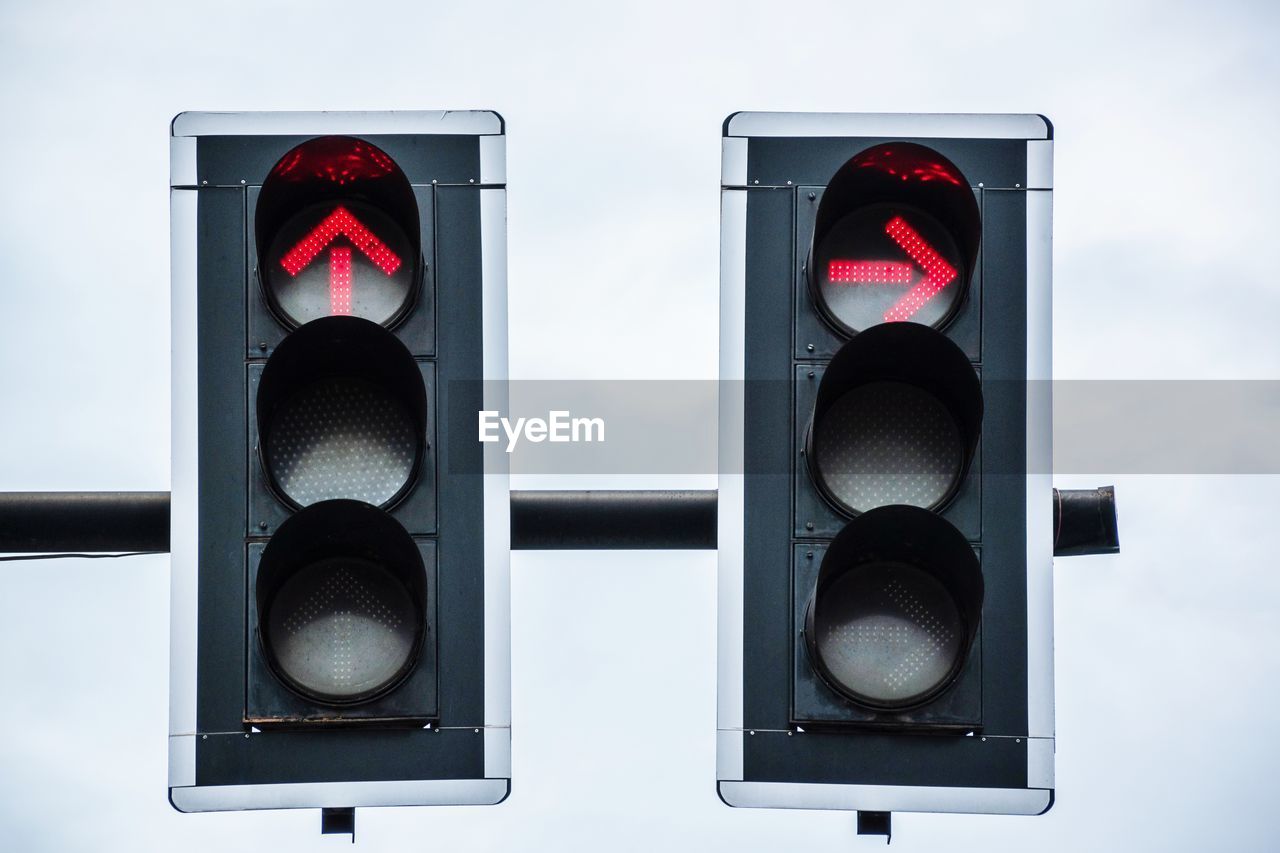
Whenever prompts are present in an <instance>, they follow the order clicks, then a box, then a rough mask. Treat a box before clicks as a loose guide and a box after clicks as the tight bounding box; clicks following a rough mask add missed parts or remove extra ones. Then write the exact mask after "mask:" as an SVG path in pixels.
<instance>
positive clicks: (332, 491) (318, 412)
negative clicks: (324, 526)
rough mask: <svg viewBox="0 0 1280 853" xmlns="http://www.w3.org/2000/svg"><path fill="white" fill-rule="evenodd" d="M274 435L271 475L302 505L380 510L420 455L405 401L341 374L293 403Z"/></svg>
mask: <svg viewBox="0 0 1280 853" xmlns="http://www.w3.org/2000/svg"><path fill="white" fill-rule="evenodd" d="M267 436H268V437H269V441H268V442H267V445H266V448H265V450H266V452H265V454H264V459H265V460H266V463H267V467H268V469H269V474H270V476H271V478H272V480H273V482H275V484H276V486H277V487H278V488H279V489H280V491H282V492H283V493H284V494H285V496H286V497H288V498H289V499H290V500H292V501H294V502H295V503H296V504H298V505H299V506H310V505H311V504H313V503H318V502H320V501H324V500H330V499H334V498H352V499H355V500H360V501H364V502H365V503H368V504H373V505H374V506H381V505H383V504H385V503H387V502H388V501H390V500H391V499H392V498H394V497H395V496H396V495H397V494H398V493H399V492H400V491H401V490H402V489H403V488H404V487H405V486H406V485H407V484H408V483H409V481H410V479H411V478H412V476H413V471H414V465H415V461H416V458H417V452H418V435H417V431H416V429H415V427H414V420H413V417H412V415H411V414H410V412H409V410H408V409H407V408H406V406H405V405H404V402H403V401H402V400H400V399H398V398H396V397H394V396H392V395H391V394H390V393H388V391H387V389H386V388H384V387H382V386H379V385H375V384H373V383H370V382H365V381H362V380H360V379H358V378H353V377H348V376H341V375H338V376H327V377H324V378H322V379H319V380H317V381H315V382H312V383H310V384H308V385H306V386H304V387H303V388H301V389H299V390H298V392H297V393H296V394H294V395H293V396H291V397H288V398H286V399H285V400H284V401H283V402H282V403H281V404H280V405H279V406H278V407H277V408H276V409H275V411H274V413H273V415H272V422H271V423H270V425H269V429H268V431H267Z"/></svg>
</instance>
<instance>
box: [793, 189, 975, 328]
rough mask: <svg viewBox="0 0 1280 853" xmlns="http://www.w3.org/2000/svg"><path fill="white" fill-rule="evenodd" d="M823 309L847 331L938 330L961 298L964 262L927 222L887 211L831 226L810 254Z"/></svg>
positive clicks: (943, 233)
mask: <svg viewBox="0 0 1280 853" xmlns="http://www.w3.org/2000/svg"><path fill="white" fill-rule="evenodd" d="M814 267H815V268H814V277H815V281H816V283H817V286H818V287H817V289H818V297H819V299H820V300H821V303H822V306H823V310H824V312H825V313H826V314H827V316H828V317H830V318H831V319H832V320H834V321H835V322H836V323H837V324H838V325H840V326H841V327H843V328H844V329H845V330H846V331H847V332H849V333H856V332H859V331H861V330H863V329H866V328H869V327H871V326H874V325H877V324H879V323H894V322H912V323H921V324H923V325H926V326H934V327H937V326H940V325H942V324H943V323H944V322H946V320H947V319H949V318H950V317H951V315H952V314H953V313H954V310H955V308H956V306H957V304H958V303H959V301H960V298H961V297H962V296H963V293H964V272H963V270H964V261H963V259H962V258H961V255H960V251H959V249H958V248H957V247H956V244H955V241H954V240H952V238H951V235H950V234H949V233H948V232H947V230H946V229H945V228H943V227H942V226H941V225H940V224H939V223H938V222H937V220H935V219H934V218H933V217H932V216H929V215H928V214H926V213H924V212H922V211H919V210H912V209H908V208H904V207H901V206H892V205H874V206H872V207H867V208H861V209H859V210H855V211H854V212H852V213H849V214H848V215H846V216H844V217H843V218H842V219H840V220H839V221H838V222H836V223H835V224H834V225H833V226H832V227H831V229H830V230H829V231H828V232H827V233H826V235H825V236H824V237H823V239H822V242H821V243H819V244H818V245H817V246H816V247H815V251H814Z"/></svg>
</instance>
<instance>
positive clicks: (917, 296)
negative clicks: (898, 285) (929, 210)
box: [884, 216, 958, 323]
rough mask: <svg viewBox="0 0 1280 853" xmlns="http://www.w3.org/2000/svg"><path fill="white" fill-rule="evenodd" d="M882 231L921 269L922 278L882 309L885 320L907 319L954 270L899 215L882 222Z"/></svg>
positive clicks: (947, 279) (954, 275) (934, 292)
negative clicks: (891, 305) (884, 223)
mask: <svg viewBox="0 0 1280 853" xmlns="http://www.w3.org/2000/svg"><path fill="white" fill-rule="evenodd" d="M884 230H885V233H886V234H888V235H889V236H890V237H892V238H893V242H895V243H897V244H898V245H899V246H901V247H902V250H903V251H904V252H906V253H907V254H908V255H909V256H910V257H911V260H913V261H915V262H916V263H917V264H919V265H920V266H921V267H922V268H923V269H924V278H922V279H920V282H919V283H918V284H916V286H915V287H913V288H911V289H910V290H908V291H907V292H906V293H904V294H903V295H902V298H901V299H899V300H898V301H897V302H895V303H893V307H891V308H890V309H889V310H888V311H886V312H884V319H885V322H888V323H892V322H895V321H901V320H910V319H911V318H912V317H914V316H915V314H916V312H917V311H919V310H920V309H921V308H923V307H924V304H925V303H926V302H928V301H929V300H930V299H932V298H933V297H935V296H937V295H938V292H939V291H940V290H942V288H944V287H946V286H947V285H948V284H950V283H951V282H953V281H955V278H956V274H957V272H958V271H957V270H956V268H955V267H953V266H951V264H949V263H947V262H946V261H944V260H943V259H942V255H939V254H938V250H937V249H935V248H933V246H930V245H929V244H928V243H926V242H925V240H924V238H923V237H921V236H920V234H919V233H918V232H917V231H916V229H914V228H912V227H911V226H910V225H908V224H907V221H906V220H905V219H903V218H902V217H901V216H895V217H893V219H890V220H889V223H888V224H887V225H885V226H884Z"/></svg>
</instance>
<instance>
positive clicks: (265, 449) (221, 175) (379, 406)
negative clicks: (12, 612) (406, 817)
mask: <svg viewBox="0 0 1280 853" xmlns="http://www.w3.org/2000/svg"><path fill="white" fill-rule="evenodd" d="M504 142H505V136H504V131H503V124H502V120H501V118H500V117H499V116H497V115H496V114H494V113H488V112H447V113H259V114H249V113H244V114H213V113H183V114H182V115H179V116H178V117H177V118H175V119H174V122H173V127H172V139H171V168H172V175H171V213H172V252H173V357H174V361H173V418H174V420H173V486H172V516H171V552H172V555H173V574H172V578H173V580H172V602H173V607H172V619H171V621H172V655H171V670H172V671H171V704H170V718H171V719H170V738H169V745H170V749H169V755H170V761H169V789H170V801H171V802H172V803H173V805H174V806H175V808H177V809H179V810H180V811H207V810H225V809H246V808H286V807H334V808H344V807H354V806H373V805H430V804H483V803H495V802H499V801H501V800H502V799H504V798H505V797H506V795H507V792H508V790H509V785H510V687H509V685H510V672H509V654H510V653H509V574H510V572H509V550H510V549H509V536H510V533H509V486H508V481H507V476H506V462H505V458H504V457H503V455H502V454H495V453H491V452H489V451H488V450H487V449H486V446H485V445H481V444H480V443H479V442H477V441H476V440H475V434H474V428H475V426H474V423H475V412H477V411H480V410H484V409H505V408H506V405H505V400H504V399H502V397H503V395H504V393H505V392H504V390H503V389H504V388H505V384H504V383H505V379H506V376H507V363H506V280H505V269H506V262H505V251H506V250H505V207H506V203H505V174H504V169H505V165H504V161H505V156H504ZM484 380H498V381H492V382H486V381H484Z"/></svg>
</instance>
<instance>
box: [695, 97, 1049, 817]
mask: <svg viewBox="0 0 1280 853" xmlns="http://www.w3.org/2000/svg"><path fill="white" fill-rule="evenodd" d="M1051 138H1052V133H1051V127H1050V125H1049V123H1048V122H1047V121H1046V120H1045V119H1043V118H1042V117H1040V116H1018V115H972V116H968V115H842V114H821V115H819V114H783V113H778V114H766V113H738V114H735V115H732V116H730V117H729V118H728V119H727V120H726V122H725V126H724V140H723V174H722V194H721V215H722V221H721V332H720V335H721V337H720V347H721V349H720V358H721V366H720V375H721V381H722V386H721V387H722V390H721V401H720V419H721V422H720V454H721V458H720V471H721V476H720V497H719V501H720V507H719V522H718V524H719V548H720V556H719V602H720V606H719V623H720V626H719V710H718V742H717V781H718V788H719V792H720V796H721V798H722V799H723V800H724V801H725V802H726V803H728V804H729V805H733V806H752V807H766V808H814V809H849V810H858V811H860V812H862V813H864V814H867V815H871V813H879V812H893V811H939V812H975V813H1013V814H1038V813H1042V812H1044V811H1046V810H1048V808H1049V807H1050V806H1051V805H1052V802H1053V788H1054V783H1053V744H1054V741H1053V737H1054V734H1053V645H1052V640H1053V606H1052V587H1051V569H1052V548H1053V531H1052V529H1051V526H1050V522H1051V501H1052V499H1053V493H1052V484H1051V480H1050V478H1051V461H1052V460H1051V453H1050V451H1051V444H1052V437H1051V431H1052V423H1051V414H1052V410H1051V397H1050V392H1049V387H1048V385H1049V383H1048V382H1047V380H1049V379H1050V356H1051V350H1050V331H1051V328H1050V284H1051V281H1050V278H1051V267H1050V219H1051V198H1052V192H1051V190H1052V173H1051V168H1052V145H1053V143H1052V141H1051ZM870 823H875V821H869V824H870Z"/></svg>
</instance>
